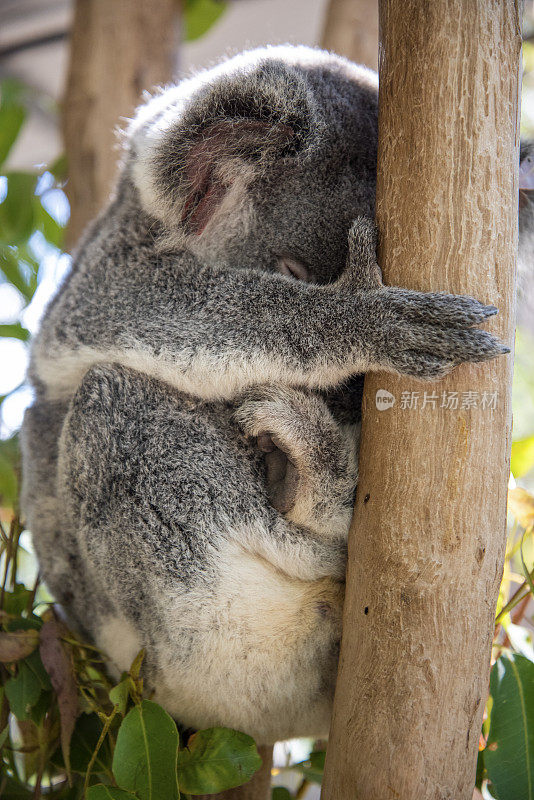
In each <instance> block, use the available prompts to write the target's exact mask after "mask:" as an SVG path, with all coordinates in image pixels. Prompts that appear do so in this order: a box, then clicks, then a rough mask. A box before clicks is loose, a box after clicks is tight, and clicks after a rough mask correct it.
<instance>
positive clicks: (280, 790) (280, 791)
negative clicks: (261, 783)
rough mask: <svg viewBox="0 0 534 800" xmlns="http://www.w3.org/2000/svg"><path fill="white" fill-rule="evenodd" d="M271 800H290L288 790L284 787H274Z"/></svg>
mask: <svg viewBox="0 0 534 800" xmlns="http://www.w3.org/2000/svg"><path fill="white" fill-rule="evenodd" d="M271 800H291V795H290V794H289V789H286V788H285V786H275V787H274V789H273V791H272V794H271Z"/></svg>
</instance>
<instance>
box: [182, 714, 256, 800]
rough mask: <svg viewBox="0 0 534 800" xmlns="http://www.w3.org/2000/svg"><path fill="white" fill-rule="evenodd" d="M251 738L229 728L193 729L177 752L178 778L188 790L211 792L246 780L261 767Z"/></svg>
mask: <svg viewBox="0 0 534 800" xmlns="http://www.w3.org/2000/svg"><path fill="white" fill-rule="evenodd" d="M261 764H262V761H261V757H260V755H259V753H258V751H257V749H256V745H255V743H254V739H252V738H251V737H250V736H247V734H245V733H241V732H240V731H234V730H231V729H230V728H207V729H206V730H203V731H199V732H198V733H195V734H194V735H193V736H191V738H190V739H189V741H188V743H187V747H186V748H185V749H184V750H180V752H179V753H178V782H179V784H180V789H181V791H183V792H187V793H188V794H214V793H216V792H223V791H225V790H226V789H232V788H233V787H234V786H241V784H243V783H246V782H247V781H249V780H250V779H251V778H252V776H253V775H254V773H255V772H257V771H258V770H259V768H260V767H261Z"/></svg>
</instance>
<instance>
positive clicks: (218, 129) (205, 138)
mask: <svg viewBox="0 0 534 800" xmlns="http://www.w3.org/2000/svg"><path fill="white" fill-rule="evenodd" d="M294 137H295V132H294V130H293V129H292V128H291V127H290V126H289V125H286V124H284V123H275V124H272V123H269V122H267V121H262V120H254V119H226V120H222V121H221V122H216V123H214V124H212V125H210V126H208V127H207V128H206V129H204V130H203V131H202V133H201V136H200V139H199V141H198V142H197V143H196V144H193V145H192V146H191V148H190V149H189V152H188V153H187V155H186V163H185V178H186V181H185V182H186V184H188V186H187V195H186V198H185V202H184V204H183V208H182V215H181V221H182V223H183V224H184V226H185V228H186V229H187V230H188V231H189V232H194V233H196V234H200V233H202V231H203V230H204V228H205V227H206V225H207V224H208V222H209V221H210V219H211V217H212V216H213V214H214V213H215V211H216V210H217V208H218V207H219V205H220V203H221V202H222V200H223V198H224V197H225V195H226V193H227V191H228V189H229V188H230V186H232V184H233V181H234V180H235V178H236V177H237V175H238V174H239V173H241V174H245V175H246V174H247V173H248V174H249V175H251V174H252V173H253V172H255V171H258V165H259V163H260V162H261V160H262V159H263V160H266V159H267V157H268V155H271V156H273V155H275V154H278V155H279V156H280V155H281V154H282V153H283V152H284V150H287V148H288V146H290V144H291V142H292V140H293V139H294ZM247 164H248V165H249V167H250V165H252V167H251V168H249V169H248V170H247ZM232 173H233V174H232Z"/></svg>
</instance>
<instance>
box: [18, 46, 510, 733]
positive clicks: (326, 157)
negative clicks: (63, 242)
mask: <svg viewBox="0 0 534 800" xmlns="http://www.w3.org/2000/svg"><path fill="white" fill-rule="evenodd" d="M376 139H377V91H376V79H375V77H374V75H373V73H371V72H369V71H367V70H365V69H363V68H359V67H356V66H355V65H352V64H350V63H349V62H347V61H345V60H343V59H341V58H338V57H336V56H332V55H329V54H326V53H323V52H320V51H314V50H309V49H307V48H289V47H287V48H270V49H267V50H260V51H253V52H252V53H248V54H244V55H242V56H238V57H236V58H235V59H232V60H230V61H228V62H226V63H225V64H223V65H222V66H219V67H216V68H215V69H214V70H212V71H208V72H206V73H203V74H201V75H200V76H197V77H195V78H193V79H192V80H191V81H189V82H184V83H182V84H181V85H180V86H179V87H177V88H170V89H168V90H166V91H165V92H163V93H162V94H161V95H159V96H156V97H155V98H154V99H153V100H152V101H151V102H150V103H149V104H148V105H147V106H146V107H144V108H143V109H141V110H140V112H139V115H138V117H137V118H136V120H134V122H133V123H132V125H131V127H130V130H129V133H128V136H127V143H126V152H125V158H124V164H123V168H122V171H121V175H120V178H119V182H118V186H117V190H116V194H115V197H114V198H113V199H112V201H111V203H110V205H109V206H108V208H106V210H105V211H104V212H103V213H102V214H101V215H100V217H99V218H98V219H97V221H96V222H95V223H94V224H93V225H92V226H91V228H90V229H89V230H88V232H87V234H86V235H85V237H84V238H83V240H82V242H81V244H80V247H79V250H78V253H77V255H76V257H75V260H74V264H73V268H72V271H71V273H70V275H69V276H68V278H67V280H66V281H65V283H64V285H63V286H62V287H61V289H60V291H59V292H58V294H57V296H56V297H55V299H54V300H53V301H52V303H51V304H50V306H49V308H48V309H47V312H46V314H45V317H44V320H43V323H42V326H41V330H40V332H39V334H38V336H37V338H36V340H35V342H34V345H33V350H32V361H31V369H30V375H31V379H32V381H33V384H34V387H35V391H36V401H35V404H34V405H33V407H32V408H31V409H30V410H29V411H28V412H27V414H26V418H25V422H24V430H23V450H24V508H25V511H26V514H27V518H28V524H29V527H30V528H31V530H32V532H33V536H34V542H35V547H36V550H37V553H38V556H39V560H40V564H41V569H42V572H43V575H44V578H45V580H46V581H47V583H48V585H49V586H50V589H51V590H52V592H53V593H54V594H55V596H56V597H57V598H58V600H59V601H60V602H61V603H62V604H63V606H64V607H65V609H66V611H67V613H68V615H69V616H70V619H71V621H72V623H73V624H74V625H76V626H78V627H79V628H81V629H82V630H83V631H84V633H85V634H86V635H89V636H91V637H92V638H93V639H94V640H95V641H96V642H97V643H98V644H99V645H100V646H102V647H103V648H105V649H107V650H108V652H109V654H110V656H111V657H112V658H113V660H114V661H115V663H116V664H117V667H118V668H119V669H124V668H126V667H127V666H128V661H129V659H131V657H133V656H134V655H135V651H136V649H137V648H138V647H141V646H145V647H146V648H147V653H148V655H147V662H146V667H145V674H146V679H147V682H148V685H149V686H151V687H152V688H153V689H154V690H155V693H156V694H155V696H156V699H158V700H159V701H160V702H162V703H163V705H165V706H166V707H167V708H168V710H169V711H170V712H171V713H173V714H174V715H175V716H176V717H177V718H178V719H179V720H180V721H181V722H183V723H184V724H185V725H187V726H192V727H203V726H206V725H216V724H221V725H228V726H231V727H236V728H239V729H242V730H245V731H247V732H249V733H251V734H252V735H253V736H255V737H256V739H257V741H258V742H271V741H274V740H275V739H280V738H285V737H290V736H301V735H315V736H324V735H326V734H327V732H328V724H329V715H330V708H331V699H332V694H333V687H334V680H335V669H336V659H337V649H338V642H339V635H340V619H341V616H340V615H341V603H342V596H343V583H342V581H343V575H344V564H345V547H346V535H347V530H348V525H349V522H350V516H351V508H352V497H353V492H354V487H355V483H356V444H357V423H358V418H359V399H360V396H361V384H362V380H361V376H360V373H362V372H364V371H366V370H368V369H376V368H380V369H385V370H390V371H393V372H398V373H401V374H408V375H415V376H417V377H419V378H421V379H429V378H436V377H439V376H440V375H443V374H444V373H446V372H447V371H448V370H450V369H451V368H452V367H454V366H455V365H456V364H460V363H462V362H464V361H482V360H485V359H489V358H493V357H495V356H496V355H498V354H499V353H503V352H507V349H506V348H504V347H503V346H502V344H501V343H500V342H499V341H497V340H496V339H495V338H494V337H493V336H491V335H490V334H489V333H488V332H486V331H483V330H480V329H479V328H476V327H473V326H475V325H477V324H478V323H480V322H483V321H484V320H485V319H486V318H487V317H488V316H491V315H492V314H493V313H495V312H496V309H495V308H494V307H493V306H487V305H484V304H482V303H479V302H478V301H477V300H474V299H472V298H469V297H463V296H462V297H457V296H453V295H448V294H445V293H419V292H413V291H409V290H406V289H399V288H390V287H385V286H384V285H383V284H382V283H381V279H380V271H379V269H378V267H377V265H376V259H375V247H376V242H375V230H374V225H373V223H372V222H371V220H372V218H373V216H374V193H375V171H376ZM353 220H356V221H355V222H353ZM283 259H289V260H290V262H291V260H292V263H295V262H297V263H300V264H302V265H304V266H303V270H302V274H307V276H308V277H309V281H310V282H308V283H305V282H302V281H300V282H297V281H296V280H294V279H293V278H291V277H288V276H287V275H283V274H280V272H279V270H280V263H281V261H282V260H283ZM321 393H322V397H321ZM256 440H257V441H258V443H259V444H260V447H259V448H258V447H256V446H255V442H256ZM262 451H264V452H262Z"/></svg>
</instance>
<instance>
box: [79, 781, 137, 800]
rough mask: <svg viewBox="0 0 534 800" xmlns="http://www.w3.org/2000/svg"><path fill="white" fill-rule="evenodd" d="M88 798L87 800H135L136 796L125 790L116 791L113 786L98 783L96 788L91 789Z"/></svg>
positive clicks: (91, 787)
mask: <svg viewBox="0 0 534 800" xmlns="http://www.w3.org/2000/svg"><path fill="white" fill-rule="evenodd" d="M86 797H87V800H134V798H135V795H134V794H131V792H125V791H124V790H123V789H114V788H113V786H104V784H103V783H97V784H96V786H90V787H89V789H88V791H87V795H86Z"/></svg>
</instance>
